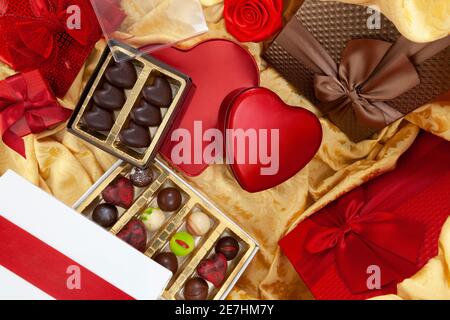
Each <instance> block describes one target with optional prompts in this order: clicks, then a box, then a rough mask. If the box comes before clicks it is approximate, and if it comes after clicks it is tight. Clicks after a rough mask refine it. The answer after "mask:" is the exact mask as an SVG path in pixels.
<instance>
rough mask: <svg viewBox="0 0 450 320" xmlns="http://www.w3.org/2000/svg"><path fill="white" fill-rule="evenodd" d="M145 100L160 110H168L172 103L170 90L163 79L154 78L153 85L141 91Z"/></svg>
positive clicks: (168, 84) (167, 82) (167, 83)
mask: <svg viewBox="0 0 450 320" xmlns="http://www.w3.org/2000/svg"><path fill="white" fill-rule="evenodd" d="M142 95H143V96H144V98H145V100H147V101H148V102H150V103H151V104H153V105H155V106H158V107H160V108H168V107H169V106H170V104H171V103H172V100H173V97H172V88H171V87H170V83H169V81H167V79H166V78H165V77H156V78H155V79H154V80H153V83H152V84H151V85H149V86H145V87H144V89H142Z"/></svg>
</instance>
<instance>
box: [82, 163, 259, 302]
mask: <svg viewBox="0 0 450 320" xmlns="http://www.w3.org/2000/svg"><path fill="white" fill-rule="evenodd" d="M74 208H75V209H76V210H77V211H79V212H80V213H82V214H83V215H85V216H86V217H87V218H90V219H92V220H94V222H96V223H98V224H100V225H102V226H103V227H105V228H106V229H107V230H109V231H110V232H111V233H113V234H116V235H117V236H118V237H120V238H121V239H122V240H124V241H127V242H128V243H130V244H131V245H133V246H134V247H135V248H136V249H138V250H140V251H141V252H143V253H144V254H145V255H147V256H148V257H149V258H152V259H154V260H155V261H157V262H159V263H160V264H162V265H163V266H165V267H166V268H167V269H169V270H171V271H172V272H173V277H172V279H171V281H170V282H169V284H168V286H167V288H166V290H165V291H164V292H163V293H162V297H163V298H164V299H169V300H185V299H186V300H197V299H199V300H204V299H215V300H218V299H224V298H225V297H226V296H227V295H228V293H229V291H230V290H231V289H232V287H233V286H234V284H235V283H236V281H237V280H238V278H239V277H240V276H241V274H242V273H243V272H244V270H245V269H246V267H247V266H248V264H249V263H250V261H251V260H252V258H253V257H254V255H255V254H256V252H257V251H258V248H259V247H258V244H257V243H256V241H255V240H253V239H252V238H251V237H250V236H249V235H248V234H247V233H245V232H244V231H243V230H242V229H241V228H239V227H238V226H237V225H236V224H235V223H234V222H232V221H231V220H230V219H229V218H227V217H226V216H225V215H224V214H223V213H222V212H221V211H220V210H219V209H218V208H217V207H215V206H214V205H213V204H212V203H211V202H210V201H209V200H207V199H206V198H205V196H203V195H202V194H200V193H199V192H198V191H196V190H195V189H193V188H192V187H191V186H190V185H189V184H188V183H187V182H185V181H184V180H183V179H182V178H181V177H180V176H179V175H177V174H176V173H175V172H174V171H172V170H171V169H170V168H169V167H167V166H166V165H165V164H164V163H163V162H162V161H161V160H159V159H155V160H154V161H153V162H152V163H151V165H150V166H149V167H148V168H146V169H139V168H136V167H133V166H132V165H131V164H125V163H123V162H122V161H119V162H118V163H116V164H115V165H114V166H113V167H112V168H111V169H110V170H109V171H108V172H107V173H105V175H104V176H103V177H102V178H101V179H100V180H99V181H98V182H97V183H95V184H94V185H93V186H92V188H90V189H89V190H88V191H87V193H86V194H85V196H83V197H82V198H81V199H80V200H79V201H78V202H77V203H76V204H75V205H74ZM111 216H112V218H111ZM130 231H132V232H131V233H132V235H130ZM142 235H144V237H142ZM143 238H144V239H143Z"/></svg>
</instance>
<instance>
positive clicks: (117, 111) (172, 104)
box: [68, 45, 192, 168]
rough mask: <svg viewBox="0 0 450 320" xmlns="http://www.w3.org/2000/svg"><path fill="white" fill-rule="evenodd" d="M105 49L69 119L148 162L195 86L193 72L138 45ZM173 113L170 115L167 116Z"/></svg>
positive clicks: (100, 142) (99, 140)
mask: <svg viewBox="0 0 450 320" xmlns="http://www.w3.org/2000/svg"><path fill="white" fill-rule="evenodd" d="M108 50H109V49H107V51H105V53H104V55H103V57H102V59H101V60H100V62H99V67H98V68H97V69H96V71H95V72H94V73H93V75H92V78H91V81H90V82H89V85H88V86H87V88H86V90H85V92H84V93H83V95H82V98H81V99H80V102H79V104H78V106H77V108H76V110H75V112H74V114H73V116H72V118H71V120H70V121H69V126H68V128H69V131H70V132H72V133H74V134H76V135H77V136H79V137H81V138H83V139H85V140H86V141H88V142H90V143H92V144H94V145H96V146H98V147H100V148H102V149H103V150H105V151H107V152H109V153H111V154H113V155H115V156H117V157H119V158H122V159H123V160H125V161H127V162H128V163H132V164H133V165H135V166H138V167H141V168H144V167H146V166H147V165H148V164H149V163H150V161H151V160H152V159H153V158H154V156H155V155H156V153H157V151H158V147H159V144H160V141H162V140H163V139H164V138H165V135H166V134H167V132H168V130H169V129H170V125H171V123H172V122H173V119H174V118H175V116H176V114H177V113H178V111H179V109H180V108H179V107H180V106H181V104H182V102H183V100H184V98H185V97H186V95H187V93H188V91H189V90H190V88H191V85H192V84H191V81H190V79H189V77H187V76H185V75H183V74H182V73H180V72H178V71H176V70H173V69H170V68H168V67H167V66H165V65H164V66H163V65H162V64H161V63H160V62H159V61H157V60H155V59H153V58H151V57H149V56H146V55H137V54H136V52H135V51H134V50H133V49H132V48H128V47H125V46H122V45H117V46H116V47H115V49H114V50H116V51H118V52H120V53H121V54H123V55H128V56H129V57H130V59H129V60H125V61H122V62H116V61H114V59H113V58H112V54H111V52H109V51H108ZM166 118H167V119H166Z"/></svg>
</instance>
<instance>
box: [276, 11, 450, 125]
mask: <svg viewBox="0 0 450 320" xmlns="http://www.w3.org/2000/svg"><path fill="white" fill-rule="evenodd" d="M276 42H277V43H278V44H279V45H280V46H281V47H283V48H284V49H285V50H286V51H287V52H288V53H289V54H291V55H292V56H293V57H295V58H296V59H297V60H299V61H300V62H302V63H303V64H304V65H305V66H306V67H308V68H309V69H310V70H311V71H312V72H314V74H315V75H314V90H315V96H316V98H317V99H318V100H319V101H320V104H321V105H320V106H321V109H322V110H324V113H325V114H327V115H332V116H333V117H334V118H335V119H343V118H345V114H346V113H347V112H348V110H349V109H350V110H353V112H354V114H355V117H356V119H357V120H358V121H359V122H360V123H361V124H363V125H366V126H369V127H372V128H376V129H381V128H384V127H385V126H386V125H388V124H390V123H392V122H393V121H395V120H397V119H399V118H401V117H402V116H403V114H402V113H401V112H400V111H398V110H396V109H394V108H393V107H391V106H390V105H389V104H388V103H387V102H388V101H389V100H391V99H394V98H396V97H398V96H400V95H402V94H403V93H405V92H407V91H409V90H411V89H412V88H414V87H415V86H417V85H418V84H420V77H419V74H418V73H417V71H416V68H415V65H418V64H420V63H422V62H424V61H425V60H427V59H429V58H430V57H432V56H433V55H435V54H437V53H438V52H440V51H442V50H443V49H445V48H447V47H448V46H449V45H450V36H449V37H446V38H444V39H441V40H438V41H435V42H432V43H429V44H418V43H413V42H411V41H409V40H407V39H405V38H404V37H400V38H399V39H398V40H397V41H396V42H395V43H394V44H391V43H389V42H386V41H381V40H373V39H356V40H351V41H349V42H348V43H347V46H346V48H345V49H344V51H343V53H342V55H341V59H340V64H339V65H337V64H336V63H335V61H334V60H333V59H332V58H331V56H330V55H329V54H328V52H327V51H326V49H325V48H324V47H323V46H322V45H321V44H320V43H319V42H318V41H317V40H316V39H315V38H314V36H313V35H312V34H311V33H310V32H309V31H308V30H307V29H306V27H305V26H303V24H302V23H301V22H300V21H299V20H298V19H292V20H291V21H290V22H289V23H288V25H287V26H286V29H285V31H284V32H283V33H282V36H280V37H278V38H277V40H276Z"/></svg>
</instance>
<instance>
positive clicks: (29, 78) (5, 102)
mask: <svg viewBox="0 0 450 320" xmlns="http://www.w3.org/2000/svg"><path fill="white" fill-rule="evenodd" d="M71 113H72V112H71V111H70V110H68V109H65V108H63V107H61V105H60V104H59V103H58V101H57V100H56V98H55V97H54V96H53V93H52V91H51V90H50V88H49V87H48V84H47V82H46V81H45V80H44V79H43V77H42V75H41V73H40V72H39V71H37V70H34V71H30V72H25V73H18V74H16V75H13V76H11V77H9V78H6V79H5V80H2V81H0V137H1V139H2V140H3V142H4V143H5V144H6V145H7V146H9V147H10V148H11V149H14V150H15V151H16V152H18V153H20V154H21V155H22V156H23V157H25V145H24V142H23V140H22V137H24V136H26V135H28V134H30V133H39V132H42V131H44V130H46V129H48V128H49V127H51V126H54V125H56V124H58V123H61V122H63V121H65V120H67V118H69V116H70V114H71Z"/></svg>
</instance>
